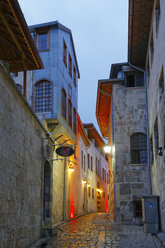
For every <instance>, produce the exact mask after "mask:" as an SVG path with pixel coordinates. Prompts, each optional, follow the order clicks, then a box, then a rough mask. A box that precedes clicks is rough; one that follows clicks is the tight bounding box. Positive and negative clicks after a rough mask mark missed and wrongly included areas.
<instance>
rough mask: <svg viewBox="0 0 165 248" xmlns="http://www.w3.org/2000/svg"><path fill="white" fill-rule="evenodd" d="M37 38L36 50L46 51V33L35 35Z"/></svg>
mask: <svg viewBox="0 0 165 248" xmlns="http://www.w3.org/2000/svg"><path fill="white" fill-rule="evenodd" d="M37 38H38V50H39V51H42V50H47V49H48V31H45V32H39V33H38V34H37Z"/></svg>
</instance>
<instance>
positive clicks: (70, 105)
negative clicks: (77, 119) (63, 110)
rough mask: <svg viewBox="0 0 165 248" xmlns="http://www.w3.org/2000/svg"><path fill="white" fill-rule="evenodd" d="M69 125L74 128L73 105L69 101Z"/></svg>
mask: <svg viewBox="0 0 165 248" xmlns="http://www.w3.org/2000/svg"><path fill="white" fill-rule="evenodd" d="M68 124H69V126H70V127H71V128H72V103H71V100H70V99H69V100H68Z"/></svg>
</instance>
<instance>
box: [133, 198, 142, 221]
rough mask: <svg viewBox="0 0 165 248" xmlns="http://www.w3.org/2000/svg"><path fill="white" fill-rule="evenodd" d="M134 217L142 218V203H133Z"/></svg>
mask: <svg viewBox="0 0 165 248" xmlns="http://www.w3.org/2000/svg"><path fill="white" fill-rule="evenodd" d="M133 207H134V217H142V202H141V201H140V200H138V201H133Z"/></svg>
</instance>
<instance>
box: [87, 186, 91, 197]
mask: <svg viewBox="0 0 165 248" xmlns="http://www.w3.org/2000/svg"><path fill="white" fill-rule="evenodd" d="M90 196H91V187H88V197H90Z"/></svg>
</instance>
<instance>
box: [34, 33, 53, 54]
mask: <svg viewBox="0 0 165 248" xmlns="http://www.w3.org/2000/svg"><path fill="white" fill-rule="evenodd" d="M43 33H47V48H45V49H39V39H38V37H39V35H40V34H43ZM36 39H37V40H36V43H37V48H38V51H39V52H46V51H49V50H50V31H49V29H40V30H37V35H36Z"/></svg>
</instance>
